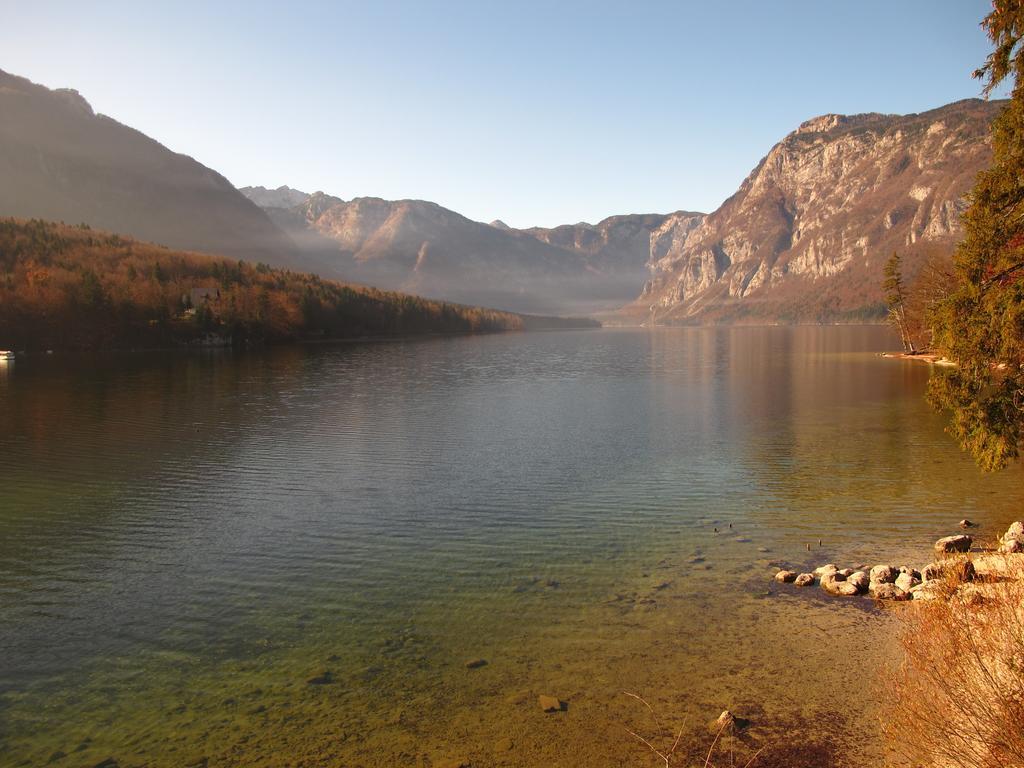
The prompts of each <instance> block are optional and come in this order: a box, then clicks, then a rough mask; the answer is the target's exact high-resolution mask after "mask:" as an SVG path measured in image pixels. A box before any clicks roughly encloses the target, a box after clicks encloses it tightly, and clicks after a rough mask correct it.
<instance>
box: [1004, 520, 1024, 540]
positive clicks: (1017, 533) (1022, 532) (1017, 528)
mask: <svg viewBox="0 0 1024 768" xmlns="http://www.w3.org/2000/svg"><path fill="white" fill-rule="evenodd" d="M1003 539H1024V523H1022V522H1021V521H1020V520H1018V521H1017V522H1015V523H1010V527H1009V528H1007V529H1006V533H1005V534H1004V536H1003Z"/></svg>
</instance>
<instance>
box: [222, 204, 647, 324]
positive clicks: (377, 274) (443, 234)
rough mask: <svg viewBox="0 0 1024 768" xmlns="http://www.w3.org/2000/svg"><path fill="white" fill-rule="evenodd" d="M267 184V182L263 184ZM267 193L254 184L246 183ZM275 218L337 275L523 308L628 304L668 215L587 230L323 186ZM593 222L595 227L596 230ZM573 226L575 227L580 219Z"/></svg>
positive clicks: (271, 210) (271, 209)
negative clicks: (480, 216) (488, 220)
mask: <svg viewBox="0 0 1024 768" xmlns="http://www.w3.org/2000/svg"><path fill="white" fill-rule="evenodd" d="M255 189H256V190H259V189H260V188H255ZM242 191H243V192H244V193H245V194H247V195H250V197H251V198H252V199H253V200H254V201H255V200H259V199H265V197H264V195H263V194H262V193H261V192H259V191H256V192H253V191H252V188H246V189H243V190H242ZM265 207H266V210H267V213H268V214H269V215H270V216H271V218H272V219H273V220H274V221H275V222H276V223H277V224H278V225H279V226H280V227H282V228H283V229H284V230H285V231H287V232H288V233H289V234H290V235H291V236H292V238H293V239H294V240H295V241H296V242H298V243H300V244H301V245H302V246H303V247H304V248H306V249H307V250H309V251H310V252H316V253H317V254H318V258H319V259H321V260H323V261H329V262H330V263H331V265H332V269H333V270H335V271H334V274H336V275H337V276H339V277H342V278H344V279H347V280H353V281H356V282H362V283H369V284H371V285H377V286H381V287H386V288H391V289H397V290H403V291H409V292H413V293H417V294H421V295H424V296H431V297H437V298H444V299H449V300H452V301H461V302H468V303H475V304H485V305H488V306H496V307H500V308H503V309H510V310H515V311H520V312H544V313H563V314H568V313H585V312H592V311H597V310H608V309H612V308H615V307H617V306H621V305H622V304H623V303H625V302H627V301H629V300H630V299H631V298H633V297H634V296H636V294H637V292H638V291H639V290H640V288H641V286H642V285H643V282H644V279H645V278H646V276H647V272H646V269H645V268H644V264H645V262H646V257H645V256H644V254H643V252H644V251H645V249H646V246H645V245H644V243H646V242H647V241H648V240H649V235H650V231H651V229H652V228H653V227H654V226H656V225H658V224H660V223H661V222H662V221H663V220H664V217H663V216H653V215H652V216H621V217H613V218H612V219H606V220H605V221H603V222H601V223H600V224H598V225H596V226H594V227H592V226H591V225H589V224H579V225H575V229H579V230H580V233H579V234H578V236H575V237H573V236H570V235H568V234H566V233H564V232H562V229H563V228H559V229H556V230H544V229H533V230H516V229H511V228H509V227H508V226H507V225H505V224H504V223H503V222H501V221H496V222H493V223H492V224H483V223H481V222H476V221H472V220H470V219H468V218H466V217H465V216H462V215H460V214H458V213H455V212H454V211H450V210H448V209H446V208H443V207H441V206H439V205H437V204H436V203H430V202H426V201H423V200H382V199H380V198H374V197H363V198H356V199H354V200H350V201H345V200H342V199H340V198H337V197H332V196H330V195H327V194H324V193H322V192H317V193H315V194H312V195H309V196H308V197H307V198H306V199H305V200H304V201H303V202H302V203H301V204H299V205H297V206H294V207H292V208H282V207H280V206H269V205H268V206H265ZM588 228H589V229H588ZM570 229H573V228H570Z"/></svg>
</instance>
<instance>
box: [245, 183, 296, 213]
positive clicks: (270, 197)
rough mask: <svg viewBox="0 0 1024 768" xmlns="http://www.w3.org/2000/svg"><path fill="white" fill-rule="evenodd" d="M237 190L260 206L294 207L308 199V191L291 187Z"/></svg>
mask: <svg viewBox="0 0 1024 768" xmlns="http://www.w3.org/2000/svg"><path fill="white" fill-rule="evenodd" d="M238 191H239V192H241V193H242V194H243V195H245V196H246V197H247V198H249V199H250V200H252V201H253V202H254V203H256V205H258V206H259V207H260V208H294V207H295V206H296V205H302V204H303V203H304V202H306V201H307V200H308V199H309V193H308V192H300V191H299V190H297V189H292V188H291V187H278V188H277V189H267V188H266V187H239V189H238Z"/></svg>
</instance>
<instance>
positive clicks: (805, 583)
mask: <svg viewBox="0 0 1024 768" xmlns="http://www.w3.org/2000/svg"><path fill="white" fill-rule="evenodd" d="M793 583H794V584H796V585H797V586H798V587H809V586H811V585H812V584H814V574H813V573H801V574H800V575H799V576H797V577H796V578H795V579H794V580H793Z"/></svg>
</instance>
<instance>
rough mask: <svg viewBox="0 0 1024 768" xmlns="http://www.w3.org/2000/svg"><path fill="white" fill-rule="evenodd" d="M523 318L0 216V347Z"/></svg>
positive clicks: (437, 326)
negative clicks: (1, 217) (0, 217)
mask: <svg viewBox="0 0 1024 768" xmlns="http://www.w3.org/2000/svg"><path fill="white" fill-rule="evenodd" d="M523 327H524V318H522V317H520V316H518V315H514V314H510V313H507V312H498V311H493V310H488V309H480V308H475V307H467V306H461V305H456V304H448V303H444V302H438V301H429V300H426V299H421V298H417V297H415V296H408V295H404V294H400V293H391V292H386V291H379V290H376V289H373V288H365V287H360V286H351V285H344V284H342V283H337V282H332V281H328V280H323V279H321V278H319V277H317V276H315V275H308V274H302V273H295V272H289V271H284V270H280V269H272V268H270V267H268V266H266V265H263V264H251V263H248V262H243V261H235V260H230V259H223V258H217V257H211V256H206V255H201V254H196V253H188V252H181V251H172V250H169V249H166V248H163V247H160V246H156V245H152V244H149V243H142V242H139V241H136V240H133V239H131V238H126V237H123V236H120V235H116V234H109V233H106V232H99V231H96V230H92V229H90V228H89V227H87V226H84V225H80V226H77V227H71V226H65V225H63V224H54V223H50V222H44V221H39V220H30V221H25V220H18V219H0V349H13V350H19V351H21V350H24V351H28V352H33V351H40V350H47V349H78V350H96V349H123V348H147V347H166V346H174V345H186V344H196V345H200V344H208V345H220V344H230V343H234V344H245V343H259V342H263V341H266V342H279V341H288V340H300V339H316V338H358V337H361V336H383V335H399V334H402V335H405V334H425V333H463V332H489V331H504V330H517V329H520V328H523Z"/></svg>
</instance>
